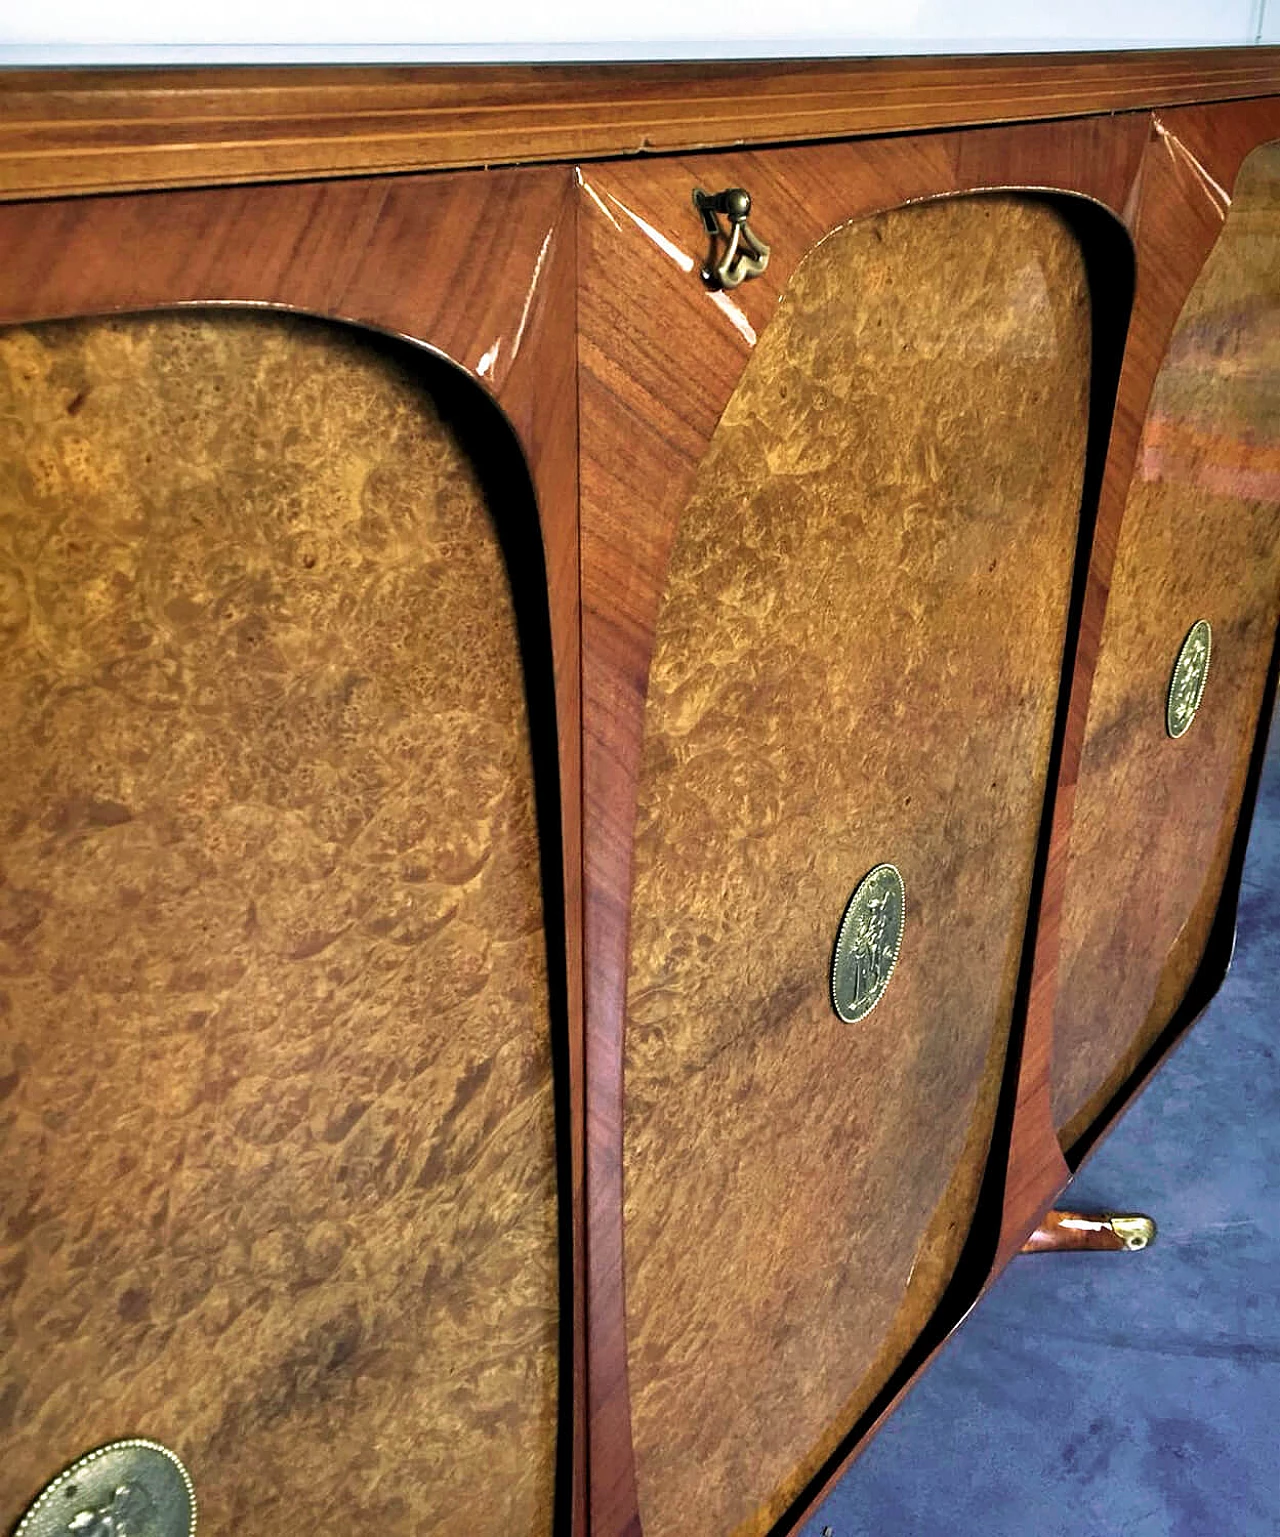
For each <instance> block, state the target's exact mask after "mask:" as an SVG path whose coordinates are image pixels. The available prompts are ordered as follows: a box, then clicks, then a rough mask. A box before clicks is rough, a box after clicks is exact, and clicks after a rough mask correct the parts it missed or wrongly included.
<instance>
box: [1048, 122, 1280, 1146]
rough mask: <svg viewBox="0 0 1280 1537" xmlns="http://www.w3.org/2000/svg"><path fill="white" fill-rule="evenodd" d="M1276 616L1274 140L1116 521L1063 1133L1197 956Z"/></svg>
mask: <svg viewBox="0 0 1280 1537" xmlns="http://www.w3.org/2000/svg"><path fill="white" fill-rule="evenodd" d="M1183 153H1186V152H1185V151H1184V152H1183ZM1207 191H1212V189H1211V188H1210V189H1207ZM1218 192H1219V194H1221V195H1222V196H1223V197H1224V198H1225V194H1224V193H1223V191H1222V189H1221V188H1219V189H1218ZM1205 195H1207V193H1206V194H1205ZM1278 613H1280V144H1274V143H1273V144H1268V145H1264V146H1263V147H1261V148H1258V149H1255V150H1254V151H1253V152H1252V153H1251V154H1250V155H1249V156H1248V157H1247V158H1246V160H1245V161H1244V164H1243V166H1242V167H1241V169H1240V172H1239V177H1238V180H1237V181H1236V184H1235V188H1234V194H1233V196H1232V198H1231V200H1230V208H1229V212H1227V213H1226V222H1225V224H1224V225H1223V228H1222V233H1221V235H1220V237H1219V239H1218V241H1217V243H1216V245H1215V246H1214V248H1213V250H1212V252H1211V254H1210V256H1209V258H1208V261H1207V262H1206V264H1205V267H1204V269H1203V271H1202V273H1201V275H1200V277H1199V278H1198V279H1197V281H1196V283H1195V286H1194V288H1193V289H1192V291H1191V294H1190V296H1189V297H1188V299H1187V301H1186V304H1185V306H1184V307H1183V310H1182V313H1181V315H1180V317H1179V319H1178V322H1177V324H1176V326H1175V328H1174V331H1173V335H1172V338H1171V340H1170V343H1169V347H1168V351H1167V354H1166V356H1165V359H1164V361H1163V363H1162V365H1161V367H1160V372H1159V374H1158V376H1157V378H1156V382H1155V387H1154V390H1153V393H1152V397H1151V403H1150V407H1149V410H1148V413H1147V418H1146V423H1145V426H1144V428H1143V433H1142V440H1141V444H1140V447H1139V452H1138V460H1137V465H1136V468H1135V472H1134V477H1133V480H1132V482H1131V485H1130V489H1129V495H1128V501H1127V504H1126V507H1125V512H1124V521H1123V523H1122V525H1121V528H1120V537H1119V545H1118V548H1117V553H1116V563H1115V570H1114V574H1113V577H1112V581H1111V593H1110V598H1109V600H1108V605H1107V610H1106V617H1105V621H1104V625H1103V629H1102V636H1101V643H1100V650H1099V656H1098V666H1097V672H1096V675H1095V678H1094V682H1093V689H1092V693H1091V695H1090V701H1089V715H1088V724H1087V728H1086V735H1085V740H1084V747H1083V751H1082V756H1081V765H1080V778H1079V785H1078V789H1077V792H1076V802H1075V814H1074V820H1073V825H1072V832H1071V842H1070V859H1069V864H1068V867H1067V885H1066V892H1065V898H1064V906H1063V926H1062V951H1061V960H1060V969H1059V979H1060V982H1059V995H1058V1000H1057V1005H1056V1011H1055V1022H1054V1023H1055V1035H1054V1057H1053V1077H1052V1095H1053V1113H1054V1124H1055V1126H1056V1127H1057V1128H1058V1130H1059V1134H1060V1137H1061V1139H1062V1142H1063V1145H1064V1147H1070V1146H1071V1145H1072V1144H1073V1143H1074V1142H1076V1141H1077V1140H1078V1138H1079V1137H1080V1136H1081V1135H1082V1134H1083V1133H1084V1132H1085V1131H1087V1129H1088V1128H1089V1126H1090V1125H1091V1124H1092V1123H1093V1122H1094V1121H1095V1119H1096V1118H1097V1117H1098V1115H1099V1114H1100V1113H1101V1112H1102V1110H1103V1109H1104V1107H1105V1106H1106V1104H1107V1102H1108V1100H1109V1099H1110V1098H1111V1097H1112V1095H1114V1094H1115V1093H1116V1092H1117V1091H1118V1090H1120V1089H1121V1087H1122V1086H1123V1085H1124V1083H1125V1081H1126V1080H1127V1079H1128V1078H1129V1077H1130V1075H1131V1074H1132V1073H1133V1072H1134V1070H1135V1069H1136V1068H1137V1066H1138V1064H1139V1062H1140V1061H1141V1059H1142V1057H1143V1056H1144V1054H1145V1053H1146V1052H1147V1051H1148V1049H1149V1048H1150V1047H1151V1046H1152V1045H1153V1044H1154V1043H1155V1042H1156V1040H1157V1039H1158V1038H1159V1036H1160V1034H1161V1032H1162V1031H1163V1030H1164V1028H1165V1026H1166V1025H1168V1024H1169V1023H1170V1021H1171V1019H1172V1017H1173V1015H1174V1012H1175V1010H1176V1009H1177V1008H1178V1005H1179V1004H1180V1003H1181V1002H1182V999H1183V997H1184V995H1185V993H1186V991H1187V988H1188V985H1189V984H1190V982H1191V980H1192V977H1193V975H1194V973H1195V970H1196V968H1197V966H1198V965H1199V964H1200V961H1201V958H1202V956H1203V954H1204V950H1205V945H1206V941H1207V939H1208V937H1209V931H1210V927H1211V925H1212V923H1213V920H1214V915H1215V912H1216V910H1217V907H1218V903H1219V900H1220V897H1221V895H1222V889H1223V881H1224V878H1225V875H1226V870H1227V864H1228V859H1229V856H1230V853H1231V847H1232V842H1233V839H1234V837H1235V833H1236V825H1237V819H1238V816H1239V811H1240V803H1241V795H1242V792H1243V788H1244V784H1245V776H1246V771H1247V768H1248V763H1249V757H1250V752H1251V750H1252V747H1253V740H1254V733H1255V725H1256V721H1257V718H1258V712H1259V709H1260V706H1261V703H1262V698H1263V690H1264V686H1265V683H1266V675H1267V669H1268V664H1269V662H1270V659H1271V654H1272V647H1273V644H1274V640H1275V634H1276V623H1277V616H1278ZM1200 619H1205V620H1208V622H1209V624H1210V625H1211V627H1212V657H1211V661H1210V666H1209V674H1208V678H1207V683H1206V687H1205V691H1204V696H1203V699H1202V702H1201V705H1200V709H1199V711H1198V713H1197V714H1196V716H1195V719H1194V721H1193V723H1192V725H1191V726H1190V729H1189V730H1188V731H1187V732H1186V734H1185V735H1184V736H1181V737H1179V738H1178V739H1176V740H1174V739H1172V738H1171V737H1170V736H1169V734H1168V732H1167V730H1166V724H1165V698H1166V693H1167V690H1168V687H1169V682H1170V676H1171V673H1172V670H1173V666H1174V660H1175V657H1176V656H1177V654H1178V650H1179V647H1180V646H1181V644H1182V641H1183V638H1184V637H1185V636H1186V635H1187V633H1188V631H1189V630H1190V628H1191V626H1192V625H1193V624H1194V623H1195V622H1196V621H1197V620H1200Z"/></svg>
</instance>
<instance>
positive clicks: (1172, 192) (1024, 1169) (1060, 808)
mask: <svg viewBox="0 0 1280 1537" xmlns="http://www.w3.org/2000/svg"><path fill="white" fill-rule="evenodd" d="M1278 122H1280V101H1276V100H1275V99H1271V100H1266V101H1258V102H1247V103H1239V104H1230V105H1224V106H1222V107H1220V108H1213V109H1207V108H1206V109H1199V108H1194V109H1187V110H1183V111H1177V112H1170V113H1161V114H1158V115H1153V116H1152V117H1151V118H1150V119H1149V120H1148V122H1147V125H1146V144H1145V147H1144V150H1143V154H1142V159H1141V164H1140V166H1139V168H1138V173H1137V175H1136V177H1135V179H1134V182H1133V185H1132V188H1131V190H1130V193H1129V196H1128V198H1127V200H1126V202H1125V204H1124V206H1123V215H1124V219H1125V223H1126V225H1127V226H1128V228H1129V230H1130V232H1131V235H1132V237H1133V241H1134V248H1135V260H1136V290H1135V294H1134V305H1133V316H1132V320H1131V323H1130V326H1129V331H1128V336H1127V339H1126V343H1125V352H1124V359H1123V364H1122V368H1121V372H1120V380H1119V385H1118V388H1117V396H1116V402H1115V409H1114V413H1113V417H1112V422H1111V428H1110V441H1109V445H1108V450H1107V458H1106V465H1105V469H1104V473H1103V480H1102V487H1101V491H1100V494H1099V500H1098V512H1097V525H1096V530H1095V535H1094V541H1093V550H1092V555H1091V559H1090V564H1089V568H1088V580H1087V587H1086V591H1085V594H1084V603H1083V611H1082V614H1081V619H1080V632H1079V641H1078V646H1077V652H1076V657H1075V662H1074V672H1073V678H1072V684H1071V694H1070V700H1069V705H1068V715H1067V722H1066V733H1065V738H1064V742H1063V748H1062V759H1061V767H1060V771H1059V777H1058V786H1057V791H1056V795H1055V800H1054V807H1053V830H1052V835H1051V840H1050V848H1049V858H1048V863H1047V869H1046V875H1045V885H1044V896H1043V901H1042V905H1041V910H1040V914H1039V917H1038V934H1037V941H1036V949H1035V960H1034V970H1033V974H1032V980H1031V993H1030V999H1029V1004H1028V1012H1027V1025H1026V1039H1025V1044H1024V1050H1023V1059H1022V1067H1021V1072H1020V1076H1019V1084H1018V1102H1017V1107H1016V1112H1015V1118H1014V1127H1013V1141H1012V1147H1011V1150H1010V1163H1009V1173H1008V1184H1007V1188H1006V1193H1005V1218H1004V1230H1003V1233H1002V1235H1001V1242H1000V1255H999V1262H1000V1263H1005V1262H1006V1261H1007V1260H1009V1259H1011V1258H1012V1257H1013V1256H1014V1255H1015V1254H1017V1253H1018V1251H1019V1249H1020V1248H1021V1246H1022V1243H1023V1242H1024V1240H1025V1239H1026V1237H1027V1235H1028V1234H1029V1233H1030V1232H1031V1231H1032V1229H1033V1228H1034V1227H1035V1226H1036V1223H1037V1222H1038V1220H1039V1218H1040V1216H1041V1214H1042V1213H1043V1212H1044V1210H1045V1208H1046V1205H1047V1204H1049V1202H1050V1201H1051V1200H1052V1199H1053V1195H1054V1194H1055V1193H1056V1192H1054V1191H1053V1190H1052V1188H1051V1187H1052V1186H1053V1185H1054V1184H1055V1182H1056V1183H1057V1188H1058V1189H1061V1188H1062V1185H1063V1184H1064V1183H1065V1174H1066V1167H1065V1164H1064V1163H1063V1161H1062V1159H1061V1156H1060V1154H1058V1152H1057V1151H1056V1149H1055V1148H1054V1147H1053V1144H1054V1143H1056V1131H1055V1127H1054V1125H1053V1116H1052V1112H1051V1108H1050V1075H1051V1070H1052V1053H1053V1026H1052V1017H1053V1011H1054V1007H1055V999H1056V994H1057V987H1058V974H1057V969H1058V958H1059V944H1060V936H1061V925H1062V901H1063V892H1064V889H1065V881H1066V875H1067V861H1068V858H1069V849H1070V846H1071V832H1072V823H1073V814H1074V806H1075V793H1076V785H1077V783H1078V780H1079V775H1080V757H1081V752H1082V748H1083V744H1084V739H1085V731H1086V725H1087V719H1088V711H1089V699H1090V694H1091V690H1092V685H1093V679H1094V673H1095V670H1096V667H1097V660H1098V646H1099V638H1100V636H1101V633H1102V627H1103V624H1104V620H1105V614H1106V610H1107V603H1108V598H1109V594H1110V589H1111V582H1112V573H1113V570H1114V566H1115V559H1116V550H1117V547H1118V542H1119V539H1120V534H1121V527H1122V523H1123V519H1124V510H1125V505H1126V502H1127V500H1128V496H1129V487H1130V484H1131V481H1132V478H1133V474H1134V468H1135V464H1136V462H1137V452H1138V445H1139V441H1140V438H1141V433H1142V428H1143V424H1144V422H1145V420H1146V416H1147V409H1148V405H1149V402H1150V398H1151V392H1152V389H1153V387H1154V385H1155V380H1156V376H1157V374H1158V372H1159V369H1160V366H1161V363H1162V361H1163V359H1164V356H1165V352H1166V349H1167V347H1168V344H1169V338H1170V336H1171V335H1172V333H1173V328H1174V326H1175V324H1176V322H1177V318H1178V315H1179V313H1180V312H1181V310H1182V307H1183V305H1184V303H1185V302H1186V299H1187V295H1188V294H1189V293H1190V291H1191V288H1192V285H1193V284H1194V283H1195V280H1196V278H1197V276H1198V274H1199V272H1200V270H1201V268H1202V267H1203V265H1204V262H1205V259H1206V258H1207V256H1208V254H1209V251H1210V250H1211V249H1212V246H1213V244H1214V242H1215V240H1216V239H1217V237H1218V235H1219V234H1220V233H1221V230H1222V225H1223V219H1224V216H1225V211H1226V206H1227V200H1228V198H1229V195H1230V189H1231V187H1232V186H1233V185H1234V182H1235V178H1236V174H1237V172H1238V170H1239V167H1240V163H1241V161H1242V160H1243V159H1244V156H1245V155H1246V154H1248V153H1249V151H1250V150H1252V149H1254V148H1256V147H1257V146H1258V145H1259V144H1260V143H1264V142H1265V141H1267V140H1268V139H1270V138H1272V137H1274V135H1275V133H1276V131H1277V129H1276V124H1277V123H1278Z"/></svg>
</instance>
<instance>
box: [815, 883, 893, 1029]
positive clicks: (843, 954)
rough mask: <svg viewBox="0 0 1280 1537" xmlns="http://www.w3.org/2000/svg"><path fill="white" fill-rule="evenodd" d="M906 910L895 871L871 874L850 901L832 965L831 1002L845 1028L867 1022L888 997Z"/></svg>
mask: <svg viewBox="0 0 1280 1537" xmlns="http://www.w3.org/2000/svg"><path fill="white" fill-rule="evenodd" d="M906 910H907V892H906V887H905V886H904V885H903V883H902V876H901V875H900V874H899V873H898V870H897V868H896V866H894V865H877V866H876V867H875V869H874V870H870V871H868V873H867V874H866V875H864V876H863V878H862V879H861V880H860V881H859V882H858V885H857V887H856V888H855V890H854V893H853V895H852V896H851V897H850V898H849V902H848V905H847V906H846V908H845V910H844V917H843V918H842V919H841V920H840V932H839V934H838V935H837V937H836V949H835V955H834V956H833V957H832V961H831V1002H832V1005H833V1006H834V1008H835V1011H836V1013H837V1014H838V1015H839V1016H840V1018H841V1019H842V1020H844V1022H845V1023H846V1024H848V1025H856V1024H857V1023H858V1021H859V1020H860V1019H865V1018H866V1017H867V1015H868V1014H870V1012H871V1011H872V1009H874V1008H875V1006H876V1004H877V1003H879V1002H880V1000H881V998H882V997H883V996H884V990H885V988H886V987H888V985H889V979H890V977H892V976H893V969H894V967H895V966H896V965H897V964H898V952H899V951H900V950H901V949H902V924H903V919H904V917H905V915H906Z"/></svg>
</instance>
